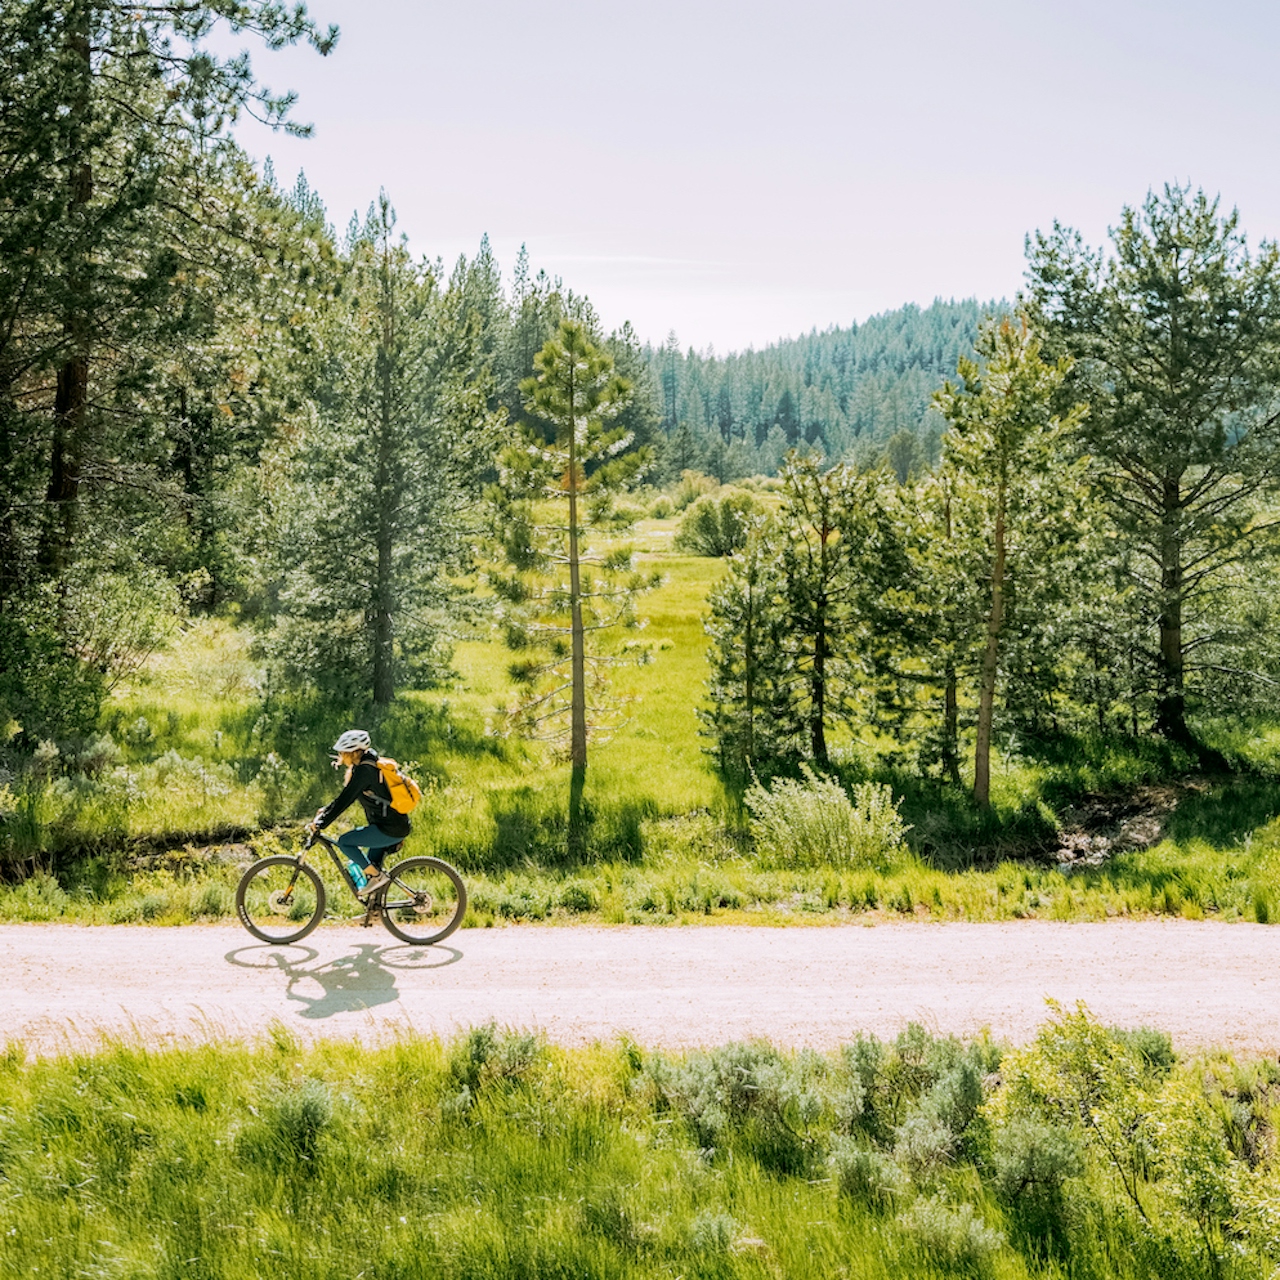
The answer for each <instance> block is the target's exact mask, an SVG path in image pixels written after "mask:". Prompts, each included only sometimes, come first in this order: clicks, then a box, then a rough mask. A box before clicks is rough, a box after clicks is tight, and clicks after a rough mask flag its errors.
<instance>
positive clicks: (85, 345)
mask: <svg viewBox="0 0 1280 1280" xmlns="http://www.w3.org/2000/svg"><path fill="white" fill-rule="evenodd" d="M89 36H90V9H89V5H88V4H83V3H82V4H80V5H79V6H77V8H76V10H75V12H74V13H73V14H71V15H70V16H69V18H68V21H67V45H68V48H69V49H70V51H71V53H72V55H73V56H74V58H75V59H76V64H77V67H78V70H79V83H78V85H77V88H76V91H75V93H74V94H73V95H72V101H71V102H69V103H68V104H67V105H68V108H69V110H70V113H71V120H72V124H71V128H70V130H69V134H68V137H69V153H68V156H67V183H68V186H69V187H70V200H69V201H68V207H67V220H68V222H69V223H70V224H71V225H72V227H74V228H75V230H76V231H77V232H78V233H80V234H85V232H86V227H85V223H86V221H87V219H86V217H85V213H86V210H87V207H88V204H89V201H90V200H91V199H92V198H93V169H92V168H91V167H90V165H89V163H88V161H87V160H86V159H85V157H84V156H83V155H82V154H81V150H82V146H83V141H82V134H81V126H82V124H83V122H84V121H85V120H86V118H87V117H88V114H89V107H90V97H91V91H92V67H91V65H90V61H89V58H90V42H89ZM65 271H66V286H67V295H66V296H67V311H66V315H65V318H64V320H63V328H64V331H65V333H66V336H67V357H66V359H65V360H64V361H63V363H62V365H61V367H60V368H59V369H58V385H57V391H56V393H55V395H54V404H53V440H52V445H51V447H50V451H49V485H48V488H47V490H46V492H45V503H46V507H45V520H44V527H43V529H42V530H41V535H40V548H39V562H40V567H41V569H42V570H43V571H44V572H45V574H46V575H47V576H49V577H51V578H59V577H61V576H62V575H63V573H65V571H66V569H67V567H68V565H69V563H70V561H71V557H72V553H73V548H74V546H75V539H76V533H77V528H78V524H79V503H80V481H81V475H82V468H83V465H84V458H85V452H86V439H85V435H86V431H87V427H88V417H89V414H88V408H89V353H90V339H89V332H90V321H89V316H88V314H87V311H86V306H85V304H86V298H87V295H88V292H89V282H88V279H87V278H86V263H85V257H84V246H83V245H82V244H81V243H79V240H78V237H77V239H76V240H74V241H73V243H72V246H71V252H70V258H69V259H68V261H67V262H66V264H65Z"/></svg>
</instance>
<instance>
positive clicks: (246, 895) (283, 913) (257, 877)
mask: <svg viewBox="0 0 1280 1280" xmlns="http://www.w3.org/2000/svg"><path fill="white" fill-rule="evenodd" d="M324 901H325V898H324V885H323V884H322V883H321V880H320V877H319V876H318V875H317V874H316V872H315V870H314V868H312V867H309V866H307V864H306V863H305V862H299V861H298V860H297V858H290V857H287V856H286V855H284V854H277V855H276V856H275V857H271V858H263V859H261V861H259V862H255V863H254V864H253V866H251V867H250V868H249V869H248V871H246V872H245V873H244V875H243V876H241V877H240V883H239V884H238V885H237V886H236V913H237V914H238V915H239V917H240V923H241V924H242V925H244V927H245V928H246V929H248V930H249V932H250V933H251V934H253V936H254V937H255V938H261V939H262V941H263V942H297V941H298V940H299V939H300V938H305V937H306V936H307V934H309V933H310V932H311V930H312V929H314V928H315V927H316V925H318V924H319V923H320V921H321V919H322V918H323V916H324Z"/></svg>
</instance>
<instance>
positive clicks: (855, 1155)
mask: <svg viewBox="0 0 1280 1280" xmlns="http://www.w3.org/2000/svg"><path fill="white" fill-rule="evenodd" d="M828 1163H829V1165H830V1167H831V1174H832V1177H833V1179H834V1180H835V1184H836V1187H837V1188H838V1189H839V1191H840V1194H841V1195H844V1196H848V1197H849V1198H850V1199H851V1200H856V1201H857V1202H858V1203H859V1204H865V1205H867V1206H868V1207H869V1208H872V1209H877V1210H879V1211H881V1212H887V1211H889V1210H890V1209H892V1208H893V1207H894V1206H895V1205H896V1204H897V1203H898V1202H899V1201H900V1200H901V1199H902V1198H903V1197H904V1196H906V1194H907V1192H908V1190H909V1186H908V1183H907V1178H906V1175H905V1174H904V1173H903V1171H902V1169H901V1168H900V1167H899V1166H898V1165H897V1164H896V1163H895V1162H894V1161H893V1160H892V1159H891V1158H890V1157H889V1156H887V1155H885V1154H884V1153H883V1152H881V1151H877V1150H875V1149H874V1148H873V1147H867V1146H863V1145H862V1144H861V1143H859V1142H857V1141H856V1140H855V1139H853V1138H837V1139H836V1140H835V1141H834V1142H833V1143H832V1148H831V1156H830V1158H829V1160H828Z"/></svg>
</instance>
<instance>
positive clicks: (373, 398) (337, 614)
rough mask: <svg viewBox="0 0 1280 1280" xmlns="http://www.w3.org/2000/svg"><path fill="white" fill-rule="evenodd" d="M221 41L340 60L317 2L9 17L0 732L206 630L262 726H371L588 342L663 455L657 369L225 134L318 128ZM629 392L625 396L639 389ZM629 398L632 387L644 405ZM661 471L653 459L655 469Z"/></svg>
mask: <svg viewBox="0 0 1280 1280" xmlns="http://www.w3.org/2000/svg"><path fill="white" fill-rule="evenodd" d="M219 23H222V24H223V25H225V26H228V27H229V28H230V29H231V30H232V31H233V32H240V33H249V34H256V35H257V36H259V37H261V39H262V41H263V42H264V43H265V44H266V45H267V46H268V47H272V48H274V47H280V46H282V45H286V44H291V43H296V42H298V41H306V42H310V43H311V44H312V45H313V46H314V47H315V48H316V50H317V51H318V52H319V53H321V54H324V53H327V52H328V51H329V49H330V48H331V47H332V46H333V44H334V42H335V40H336V38H337V33H336V31H334V30H329V31H322V30H320V29H319V28H317V27H316V26H315V24H314V23H313V22H312V21H311V20H310V18H309V17H308V15H307V12H306V9H305V6H302V5H294V6H281V5H277V4H274V3H270V4H269V3H266V0H261V2H258V0H248V2H247V3H245V2H241V0H234V2H233V0H211V2H210V3H207V4H197V5H181V6H143V7H142V8H137V7H134V6H128V5H123V4H114V3H102V2H99V0H71V2H70V3H58V4H54V3H52V0H13V3H6V4H5V5H4V6H3V7H2V8H0V48H3V49H4V51H5V55H4V58H3V60H2V61H0V724H3V725H6V726H7V730H6V738H7V739H8V740H9V741H10V742H11V743H12V744H14V745H16V746H17V747H18V748H19V749H22V748H28V749H29V748H30V747H31V746H33V745H34V744H35V743H36V742H37V741H38V740H39V739H40V738H42V737H45V736H56V735H67V734H74V733H76V732H82V731H87V730H88V729H89V728H90V727H91V726H92V724H93V723H94V721H95V718H96V715H97V712H98V709H99V707H100V705H101V701H102V699H103V697H104V696H105V695H106V693H107V692H108V691H109V690H110V689H111V687H112V686H113V685H114V684H115V683H116V682H117V681H119V680H120V679H121V678H123V677H124V676H126V675H127V674H128V673H129V672H130V671H132V670H135V669H136V668H137V666H138V665H139V663H140V662H141V661H142V660H144V659H145V657H146V656H147V654H148V653H149V652H151V650H152V649H153V648H154V647H155V646H156V645H157V644H158V643H160V642H162V641H163V639H164V638H165V636H166V634H167V633H168V632H169V631H171V630H172V628H173V626H174V625H176V623H177V622H178V621H179V620H180V619H181V618H182V617H184V616H188V615H189V614H191V613H193V612H201V611H212V610H222V611H233V612H235V613H237V614H238V616H239V617H240V618H241V619H242V620H244V621H247V622H249V623H252V624H253V626H254V627H255V629H256V634H257V636H258V639H259V643H260V647H261V650H262V653H263V655H264V656H265V658H266V659H267V670H268V673H269V684H268V687H267V689H266V691H265V695H266V700H267V703H268V705H269V706H270V705H272V704H275V705H277V706H279V705H281V703H282V702H288V700H289V699H291V698H296V696H297V695H299V694H302V695H307V694H315V695H322V696H323V697H325V698H327V699H329V700H330V701H331V702H336V704H337V705H344V706H348V707H353V708H354V707H357V706H361V707H368V706H370V705H372V706H375V707H376V706H381V705H385V704H386V703H388V702H389V701H390V700H391V699H392V697H393V696H394V694H395V692H396V690H397V689H398V688H400V687H402V686H403V684H404V682H405V681H407V680H417V681H421V680H423V679H429V678H430V677H431V675H432V674H433V673H434V672H436V671H438V670H439V669H440V668H441V665H442V662H443V660H444V657H445V655H446V653H447V650H448V644H449V640H450V639H451V637H452V636H453V635H455V634H456V633H457V631H458V630H459V628H460V627H463V626H465V625H467V620H468V610H467V604H466V594H465V593H464V592H463V591H462V589H461V587H460V586H459V580H460V579H461V578H462V577H463V576H465V575H466V574H468V573H469V572H470V571H471V570H472V569H473V568H474V561H475V555H476V551H477V548H478V547H479V545H480V544H481V543H482V542H483V541H484V540H485V538H486V536H487V530H486V525H485V521H484V520H483V519H482V516H481V507H482V503H481V499H482V496H483V494H484V490H485V487H486V486H487V485H491V484H492V483H493V482H494V481H495V479H497V478H498V475H499V467H498V457H499V454H500V452H501V450H502V449H503V447H504V446H505V445H507V444H509V443H510V441H511V440H512V439H513V438H515V436H516V435H517V434H518V433H517V428H516V424H517V423H518V422H526V423H530V424H531V425H532V429H533V432H534V435H535V437H536V436H537V435H538V433H539V432H541V433H542V435H543V437H544V438H545V440H547V441H553V440H554V439H555V438H556V433H557V432H558V431H560V430H561V429H562V425H563V424H560V423H558V422H556V421H554V420H553V419H554V415H551V416H546V414H545V412H544V411H542V410H540V409H539V407H538V405H537V404H536V403H534V398H533V397H532V396H531V394H530V390H529V388H528V387H524V388H523V389H522V383H524V382H525V381H526V380H527V379H528V378H529V377H530V376H531V375H533V374H534V373H535V356H536V355H537V354H538V353H539V352H540V351H541V350H542V349H543V348H544V347H545V346H546V345H547V343H548V341H549V340H551V339H553V338H554V337H555V335H556V334H557V333H558V332H559V331H560V327H561V324H562V322H563V321H566V320H568V321H573V322H576V323H577V324H578V325H579V326H580V327H581V330H582V333H583V335H584V338H585V340H586V341H587V342H588V344H591V343H594V344H595V345H596V346H598V347H599V349H600V350H601V351H602V352H603V353H604V354H603V358H604V359H606V360H607V361H608V362H610V364H611V367H613V366H616V371H617V373H618V375H620V377H621V382H622V383H624V384H625V385H626V386H627V388H628V394H627V395H626V397H625V398H624V402H623V401H620V403H619V404H618V406H617V407H616V413H615V414H614V422H613V425H614V426H615V427H616V429H617V430H618V432H619V435H618V439H619V440H625V441H626V442H627V444H628V445H632V444H634V445H636V446H643V445H644V444H645V443H646V442H648V441H650V440H652V439H654V438H655V437H656V436H657V435H658V434H659V433H658V424H659V421H660V419H659V414H658V411H657V407H656V403H655V402H654V401H653V399H652V398H650V397H648V396H647V395H646V387H647V385H648V384H647V381H646V379H645V376H644V375H645V364H644V356H643V350H642V348H641V345H640V343H639V342H638V340H637V339H636V337H635V335H634V334H632V333H631V332H630V330H629V329H624V330H622V331H620V332H618V333H614V334H605V333H603V332H602V330H601V326H600V323H599V320H598V317H597V316H596V315H595V313H594V311H593V310H592V308H591V305H590V303H589V302H588V301H587V300H586V299H585V298H583V297H581V296H578V295H575V294H574V293H572V291H570V290H567V289H565V288H564V287H563V285H562V284H561V283H560V282H559V281H558V280H551V279H549V278H548V277H547V276H546V274H545V273H537V274H534V273H533V272H532V271H531V270H530V268H529V265H528V259H527V255H525V254H524V253H523V252H522V254H521V256H520V258H519V260H518V261H517V263H516V264H515V268H514V271H513V274H512V279H511V283H510V287H509V289H507V290H504V288H503V282H502V279H501V275H500V272H499V269H498V266H497V264H496V262H495V261H494V260H493V257H492V254H491V253H490V252H489V249H488V246H487V243H482V245H481V247H480V251H479V253H478V254H477V255H476V256H475V258H474V259H472V260H470V261H468V260H466V259H465V258H464V259H461V260H460V261H459V262H458V263H457V264H456V266H455V267H454V268H453V269H452V270H451V271H448V270H446V269H445V267H444V265H443V264H442V263H440V262H439V261H435V262H432V261H426V260H419V259H415V258H414V257H413V256H412V255H411V254H410V253H409V251H408V249H407V248H406V246H405V244H404V242H403V239H402V238H401V237H400V236H399V235H398V234H397V233H396V230H395V214H394V210H393V209H392V207H391V204H390V202H389V200H388V199H387V198H386V196H385V195H383V196H382V197H380V198H379V200H378V201H376V202H375V203H374V204H373V205H372V206H371V207H370V209H369V211H368V213H367V215H366V216H365V217H363V218H354V219H353V220H352V221H351V223H350V225H349V226H348V227H347V228H346V229H345V231H343V232H338V231H336V230H335V229H334V228H333V227H332V226H331V225H329V223H328V221H327V217H326V211H325V209H324V206H323V203H322V202H321V200H320V198H319V197H318V195H317V194H316V193H315V192H314V191H312V190H311V189H310V188H309V186H308V185H307V183H306V180H305V178H302V177H300V178H299V180H298V183H297V185H296V186H295V187H294V188H292V189H291V190H284V189H281V187H280V186H279V185H278V184H277V182H276V180H275V176H274V174H273V173H272V172H271V170H270V166H269V165H268V166H267V169H266V171H265V172H262V173H259V172H257V171H256V170H255V167H254V166H253V165H252V164H251V163H250V161H249V159H248V158H247V157H246V156H245V155H244V153H243V152H242V151H241V150H240V149H239V148H238V147H237V146H236V144H235V142H234V140H233V138H232V136H231V134H230V126H231V124H232V123H233V122H234V120H235V119H236V118H237V116H238V115H239V114H240V113H242V112H244V111H251V112H253V113H255V114H257V115H258V116H260V117H261V118H263V119H266V120H268V121H269V122H271V123H273V124H275V125H276V126H277V127H279V128H282V129H289V130H293V131H295V132H305V128H304V127H303V126H300V125H297V124H296V123H294V121H293V118H292V107H293V100H292V97H291V96H290V95H280V96H272V95H270V94H269V93H267V92H266V91H265V90H264V89H262V88H261V86H260V85H259V82H258V81H257V79H256V78H255V75H254V71H253V68H252V67H251V65H250V63H249V61H248V59H247V57H243V56H241V57H232V58H220V57H218V56H217V55H215V53H213V52H212V51H211V47H210V39H209V38H210V36H211V34H212V33H213V32H214V30H215V28H216V27H217V26H218V24H219ZM628 375H630V381H628ZM633 387H634V389H633ZM642 456H644V457H646V458H647V457H648V455H647V454H642Z"/></svg>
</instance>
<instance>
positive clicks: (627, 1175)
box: [0, 1014, 1280, 1280]
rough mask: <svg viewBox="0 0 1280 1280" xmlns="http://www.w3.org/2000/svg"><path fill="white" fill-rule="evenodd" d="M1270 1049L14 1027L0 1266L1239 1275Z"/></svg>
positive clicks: (0, 1128) (1051, 1036)
mask: <svg viewBox="0 0 1280 1280" xmlns="http://www.w3.org/2000/svg"><path fill="white" fill-rule="evenodd" d="M997 1066H998V1067H999V1075H995V1074H993V1072H995V1070H996V1068H997ZM1277 1076H1278V1073H1277V1070H1276V1067H1275V1064H1274V1063H1271V1064H1268V1063H1254V1064H1247V1063H1245V1064H1237V1063H1235V1062H1233V1061H1231V1060H1230V1059H1228V1058H1226V1057H1223V1056H1219V1057H1215V1058H1210V1059H1201V1060H1197V1061H1194V1062H1186V1063H1177V1064H1175V1063H1174V1062H1173V1056H1172V1054H1171V1052H1170V1051H1169V1047H1168V1041H1167V1039H1166V1038H1162V1037H1160V1036H1159V1035H1157V1034H1155V1033H1114V1032H1106V1031H1104V1030H1103V1029H1102V1028H1100V1027H1098V1026H1097V1025H1096V1024H1092V1023H1090V1022H1089V1020H1088V1019H1087V1018H1086V1017H1084V1016H1083V1015H1080V1014H1071V1015H1066V1016H1065V1017H1060V1018H1057V1019H1055V1020H1054V1022H1053V1023H1051V1025H1049V1026H1048V1027H1046V1029H1045V1031H1044V1032H1042V1034H1041V1036H1040V1038H1039V1040H1038V1041H1037V1042H1036V1043H1035V1044H1033V1045H1032V1046H1030V1047H1029V1048H1028V1049H1025V1050H1020V1051H1016V1052H1014V1053H1012V1054H1010V1053H1007V1052H1006V1053H1004V1055H1003V1057H1002V1051H1001V1049H1000V1048H999V1046H996V1045H993V1044H991V1043H989V1042H985V1041H979V1042H976V1043H971V1044H968V1045H962V1044H960V1043H959V1042H957V1041H954V1040H944V1039H932V1038H931V1037H929V1036H928V1035H927V1034H926V1033H924V1032H923V1031H922V1030H921V1029H920V1028H918V1027H913V1028H908V1030H907V1031H906V1032H904V1033H903V1034H902V1035H901V1036H899V1037H898V1039H897V1041H896V1042H894V1043H893V1044H889V1045H882V1044H880V1043H879V1042H876V1041H873V1040H870V1039H866V1038H861V1039H859V1040H858V1041H856V1042H855V1043H853V1044H850V1045H848V1046H846V1047H845V1048H844V1049H843V1050H842V1051H840V1052H838V1053H834V1054H831V1055H827V1056H822V1055H818V1054H815V1053H812V1052H805V1053H800V1054H784V1053H779V1052H777V1051H775V1050H772V1049H771V1048H769V1046H768V1045H766V1044H763V1043H756V1044H753V1045H750V1046H747V1045H736V1046H733V1045H731V1046H726V1047H724V1048H722V1049H718V1050H713V1051H710V1052H704V1053H697V1054H690V1055H683V1056H682V1055H659V1054H654V1053H649V1052H646V1051H644V1050H642V1049H641V1048H639V1047H637V1046H635V1045H633V1044H627V1043H623V1044H615V1045H607V1046H596V1047H594V1048H591V1049H578V1050H566V1049H560V1048H555V1047H551V1046H548V1045H546V1044H544V1043H541V1042H539V1041H538V1040H537V1039H536V1038H535V1037H533V1036H530V1035H523V1034H521V1033H518V1032H500V1031H495V1030H494V1029H492V1028H481V1029H478V1030H475V1031H472V1032H471V1033H470V1034H469V1035H467V1036H466V1037H463V1038H460V1039H458V1040H455V1041H454V1042H452V1043H450V1044H442V1043H440V1042H439V1041H435V1040H425V1039H412V1038H406V1039H404V1040H402V1041H401V1042H398V1043H396V1044H393V1045H391V1046H388V1047H385V1048H377V1049H366V1048H362V1047H360V1046H359V1045H357V1044H354V1043H322V1044H320V1045H317V1046H316V1047H314V1048H309V1049H304V1048H303V1047H302V1046H301V1045H300V1044H299V1043H298V1042H297V1041H296V1040H294V1039H293V1038H292V1037H291V1036H290V1035H289V1033H288V1032H286V1031H284V1030H283V1029H282V1028H279V1029H277V1030H276V1031H275V1032H274V1038H273V1040H269V1041H267V1042H265V1043H261V1044H257V1045H248V1046H247V1045H243V1044H221V1045H205V1046H200V1047H179V1048H168V1049H163V1050H155V1049H146V1048H142V1047H139V1046H137V1045H133V1044H123V1043H112V1044H106V1045H104V1046H103V1047H102V1048H101V1049H100V1050H99V1051H98V1052H97V1053H93V1054H79V1055H75V1056H67V1057H63V1058H57V1059H46V1060H41V1061H35V1062H32V1063H27V1062H25V1061H24V1055H23V1052H22V1048H21V1045H11V1046H9V1049H8V1051H7V1052H6V1053H4V1054H3V1055H0V1276H15V1277H16V1276H22V1277H24V1280H25V1277H28V1276H34V1275H41V1276H44V1275H102V1276H133V1275H138V1276H141V1275H146V1276H159V1277H167V1276H174V1277H177V1276H181V1277H183V1280H191V1278H192V1277H195V1278H196V1280H214V1278H217V1280H236V1278H237V1277H250V1276H253V1277H257V1276H262V1275H268V1274H270V1275H289V1276H370V1277H397V1278H399V1280H411V1278H412V1277H418V1276H423V1277H426V1276H430V1277H432V1280H455V1278H456V1280H463V1278H467V1280H472V1278H474V1280H478V1278H480V1277H499V1276H500V1277H503V1280H513V1278H514V1277H525V1276H527V1277H537V1280H547V1277H555V1276H566V1277H567V1276H573V1277H611V1278H615V1280H621V1278H623V1277H630V1276H637V1277H638V1276H655V1275H671V1276H675V1275H683V1276H686V1277H691V1278H692V1277H695V1276H697V1277H724V1278H728V1277H744V1278H745V1277H782V1276H786V1277H788V1278H789V1280H802V1278H804V1277H814V1278H815V1280H817V1278H821V1280H830V1278H831V1277H833V1276H849V1277H863V1278H867V1280H870V1278H871V1277H876V1278H883V1280H892V1278H897V1277H911V1278H912V1280H930V1278H931V1277H943V1276H955V1275H969V1276H977V1277H991V1278H992V1280H1022V1278H1024V1277H1045V1278H1046V1280H1047V1278H1049V1277H1066V1276H1071V1277H1073V1278H1074V1280H1104V1278H1105V1280H1128V1278H1130V1277H1132V1278H1134V1280H1137V1277H1148V1276H1153V1275H1159V1276H1161V1277H1162V1278H1163V1280H1180V1278H1182V1277H1186V1278H1187V1280H1190V1278H1191V1277H1196V1278H1197V1280H1199V1278H1201V1277H1206V1276H1214V1277H1220V1278H1221V1280H1235V1278H1237V1277H1239V1278H1241V1280H1243V1277H1246V1276H1247V1277H1256V1276H1259V1275H1263V1274H1266V1273H1267V1272H1268V1271H1269V1269H1270V1267H1271V1266H1272V1264H1273V1263H1274V1261H1275V1251H1276V1250H1277V1248H1280V1233H1278V1232H1277V1230H1276V1226H1275V1220H1274V1214H1273V1213H1270V1214H1269V1213H1268V1205H1271V1206H1274V1204H1275V1203H1276V1197H1277V1195H1280V1183H1278V1181H1277V1170H1276V1167H1275V1154H1274V1152H1275V1146H1274V1133H1275V1122H1276V1118H1277V1117H1276V1110H1277V1108H1276V1088H1277ZM1085 1096H1087V1097H1088V1099H1089V1106H1090V1107H1091V1108H1092V1110H1091V1111H1090V1110H1089V1109H1088V1108H1086V1109H1085V1111H1084V1112H1083V1113H1082V1112H1081V1111H1079V1110H1076V1109H1074V1108H1075V1107H1076V1104H1077V1102H1078V1101H1079V1100H1080V1099H1083V1098H1084V1097H1085ZM1081 1114H1084V1115H1086V1116H1087V1117H1088V1119H1087V1121H1086V1122H1085V1123H1084V1124H1082V1122H1081V1118H1080V1117H1081Z"/></svg>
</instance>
